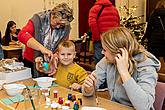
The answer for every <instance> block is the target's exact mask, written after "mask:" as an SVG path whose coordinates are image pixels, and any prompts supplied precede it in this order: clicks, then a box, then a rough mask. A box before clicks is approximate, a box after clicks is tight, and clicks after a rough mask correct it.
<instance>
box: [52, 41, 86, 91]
mask: <svg viewBox="0 0 165 110" xmlns="http://www.w3.org/2000/svg"><path fill="white" fill-rule="evenodd" d="M57 55H58V59H59V62H58V65H57V70H56V73H55V74H54V75H53V77H55V78H56V83H57V84H59V85H60V86H64V87H67V88H71V89H74V90H80V89H81V85H82V84H83V82H84V80H85V78H86V77H87V76H88V73H87V72H86V71H85V70H84V69H83V68H82V67H80V66H79V65H78V64H76V63H75V62H74V61H73V60H74V58H75V56H76V51H75V45H74V43H73V42H72V41H69V40H67V41H63V42H61V43H60V44H59V45H58V52H57Z"/></svg>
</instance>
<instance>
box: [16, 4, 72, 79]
mask: <svg viewBox="0 0 165 110" xmlns="http://www.w3.org/2000/svg"><path fill="white" fill-rule="evenodd" d="M72 20H73V10H72V9H71V8H70V7H69V6H68V5H67V4H66V3H61V4H58V5H57V6H55V7H54V8H53V9H52V10H48V11H43V12H39V13H36V14H34V15H33V17H32V18H31V19H30V20H29V21H28V23H27V24H26V25H25V26H24V27H23V29H22V30H21V31H20V32H19V34H18V39H19V41H21V42H22V43H23V44H25V45H26V49H25V51H24V54H23V62H24V65H25V66H26V67H30V68H31V70H32V71H31V72H32V77H39V75H41V74H39V73H38V72H37V71H36V70H35V65H34V60H35V58H36V57H38V56H41V55H44V58H45V60H46V61H48V62H49V61H51V60H52V59H53V54H54V53H55V52H56V50H57V46H58V44H59V43H60V42H61V41H63V40H66V39H68V38H69V33H70V29H71V27H70V22H71V21H72Z"/></svg>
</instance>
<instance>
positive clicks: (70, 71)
mask: <svg viewBox="0 0 165 110" xmlns="http://www.w3.org/2000/svg"><path fill="white" fill-rule="evenodd" d="M87 75H88V73H87V72H86V71H85V70H84V69H83V68H82V67H80V66H79V65H78V64H76V63H75V64H74V65H73V66H70V65H69V66H63V65H62V64H61V63H60V64H59V65H58V69H57V72H56V74H55V75H54V76H53V77H55V78H56V79H57V80H56V83H57V84H59V85H61V86H64V87H69V86H70V85H71V84H73V83H78V84H80V85H81V84H83V82H84V80H85V78H86V77H87Z"/></svg>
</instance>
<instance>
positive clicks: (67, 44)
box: [58, 40, 75, 51]
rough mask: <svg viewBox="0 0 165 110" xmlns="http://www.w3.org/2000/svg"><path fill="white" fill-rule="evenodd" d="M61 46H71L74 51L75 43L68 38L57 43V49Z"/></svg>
mask: <svg viewBox="0 0 165 110" xmlns="http://www.w3.org/2000/svg"><path fill="white" fill-rule="evenodd" d="M61 47H65V48H70V47H72V48H73V49H74V51H75V44H74V43H73V42H72V41H70V40H64V41H62V42H61V43H60V44H59V45H58V49H59V48H61Z"/></svg>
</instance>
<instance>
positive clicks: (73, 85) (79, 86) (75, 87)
mask: <svg viewBox="0 0 165 110" xmlns="http://www.w3.org/2000/svg"><path fill="white" fill-rule="evenodd" d="M70 88H71V89H73V90H80V89H81V85H80V84H78V83H73V84H72V85H70Z"/></svg>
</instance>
